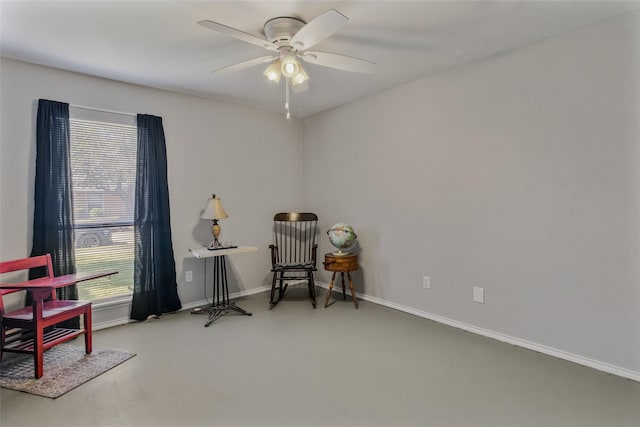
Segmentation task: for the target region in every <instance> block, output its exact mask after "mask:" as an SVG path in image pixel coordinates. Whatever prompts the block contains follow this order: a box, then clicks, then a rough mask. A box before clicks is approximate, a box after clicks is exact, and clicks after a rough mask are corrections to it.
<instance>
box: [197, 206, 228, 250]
mask: <svg viewBox="0 0 640 427" xmlns="http://www.w3.org/2000/svg"><path fill="white" fill-rule="evenodd" d="M228 217H229V215H227V213H226V212H225V211H224V208H223V207H222V201H220V199H218V198H216V195H215V194H213V195H211V198H210V199H209V200H208V201H207V207H206V208H204V212H203V213H202V215H201V216H200V218H202V219H211V220H213V225H211V234H212V235H213V242H212V243H211V245H210V246H212V247H214V248H219V247H220V246H221V245H220V242H219V241H218V237H220V226H219V225H218V220H219V219H223V218H228Z"/></svg>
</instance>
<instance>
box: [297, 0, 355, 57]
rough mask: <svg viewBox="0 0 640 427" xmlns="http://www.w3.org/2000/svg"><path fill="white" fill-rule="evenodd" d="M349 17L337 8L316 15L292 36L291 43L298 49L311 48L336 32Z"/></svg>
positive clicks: (345, 23)
mask: <svg viewBox="0 0 640 427" xmlns="http://www.w3.org/2000/svg"><path fill="white" fill-rule="evenodd" d="M347 22H349V18H347V17H346V16H344V15H343V14H341V13H340V12H338V11H337V10H335V9H330V10H327V11H326V12H324V13H323V14H321V15H319V16H316V17H315V18H314V19H312V20H311V21H309V22H308V23H307V24H306V25H305V26H304V27H302V28H300V30H299V31H298V32H297V33H296V34H295V35H294V36H293V37H292V38H291V45H292V46H293V47H294V48H296V49H298V50H304V49H309V48H310V47H312V46H314V45H315V44H317V43H320V42H321V41H323V40H324V39H326V38H328V37H329V36H331V35H332V34H334V33H336V32H337V31H338V30H340V29H341V28H342V27H344V26H345V25H347Z"/></svg>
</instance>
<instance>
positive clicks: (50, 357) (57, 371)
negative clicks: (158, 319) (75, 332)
mask: <svg viewBox="0 0 640 427" xmlns="http://www.w3.org/2000/svg"><path fill="white" fill-rule="evenodd" d="M133 356H135V353H127V352H124V351H117V350H105V349H100V348H94V349H93V352H92V353H91V354H85V352H84V346H83V347H76V346H73V345H70V344H61V345H58V346H55V347H53V348H52V349H49V350H47V351H46V352H45V353H44V375H43V376H42V378H40V379H35V377H34V367H33V356H32V355H30V354H15V353H5V354H4V355H3V356H2V363H1V364H0V387H4V388H9V389H11V390H17V391H24V392H27V393H31V394H36V395H38V396H44V397H50V398H52V399H55V398H57V397H60V396H62V395H63V394H65V393H66V392H68V391H70V390H73V389H74V388H76V387H78V386H79V385H81V384H83V383H85V382H87V381H89V380H91V379H93V378H95V377H97V376H98V375H100V374H103V373H105V372H107V371H108V370H109V369H111V368H114V367H116V366H118V365H119V364H121V363H122V362H124V361H126V360H128V359H130V358H132V357H133Z"/></svg>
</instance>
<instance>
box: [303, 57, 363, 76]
mask: <svg viewBox="0 0 640 427" xmlns="http://www.w3.org/2000/svg"><path fill="white" fill-rule="evenodd" d="M298 56H300V57H301V58H302V59H304V60H305V61H306V62H309V63H311V64H316V65H322V66H323V67H330V68H337V69H338V70H343V71H351V72H353V73H365V74H369V73H373V70H374V68H375V65H376V64H375V63H373V62H371V61H367V60H366V59H360V58H354V57H353V56H346V55H338V54H337V53H327V52H304V53H302V54H300V55H298Z"/></svg>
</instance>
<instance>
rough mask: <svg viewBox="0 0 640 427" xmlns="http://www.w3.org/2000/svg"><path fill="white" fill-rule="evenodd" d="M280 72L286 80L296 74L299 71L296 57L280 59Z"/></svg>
mask: <svg viewBox="0 0 640 427" xmlns="http://www.w3.org/2000/svg"><path fill="white" fill-rule="evenodd" d="M280 71H281V72H282V75H283V76H285V77H286V78H288V79H290V78H291V77H293V76H295V75H296V74H298V72H299V71H300V64H298V61H297V60H296V57H295V56H286V57H284V58H283V59H282V67H281V70H280Z"/></svg>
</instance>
